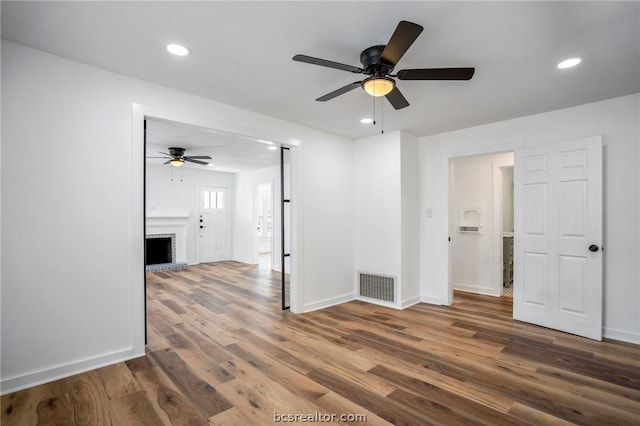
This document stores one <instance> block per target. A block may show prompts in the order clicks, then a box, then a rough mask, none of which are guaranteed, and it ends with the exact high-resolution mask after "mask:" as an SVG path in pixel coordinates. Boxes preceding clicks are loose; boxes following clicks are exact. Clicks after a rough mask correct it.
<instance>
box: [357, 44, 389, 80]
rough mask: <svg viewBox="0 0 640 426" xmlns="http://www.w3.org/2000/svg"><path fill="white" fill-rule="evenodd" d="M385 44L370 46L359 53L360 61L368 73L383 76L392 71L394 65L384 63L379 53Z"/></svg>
mask: <svg viewBox="0 0 640 426" xmlns="http://www.w3.org/2000/svg"><path fill="white" fill-rule="evenodd" d="M385 47H386V46H385V45H384V44H381V45H377V46H371V47H368V48H366V49H364V50H363V51H362V53H360V63H361V64H362V67H363V68H364V69H365V72H366V73H367V74H369V75H372V76H376V77H383V76H385V75H387V74H389V73H390V72H391V71H393V67H394V65H391V64H387V63H384V62H383V61H381V60H380V55H381V54H382V51H383V50H384V48H385Z"/></svg>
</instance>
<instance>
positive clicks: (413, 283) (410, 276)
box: [400, 132, 420, 307]
mask: <svg viewBox="0 0 640 426" xmlns="http://www.w3.org/2000/svg"><path fill="white" fill-rule="evenodd" d="M400 160H401V166H400V167H401V171H400V173H401V176H400V178H401V194H402V200H401V206H402V213H401V220H402V224H401V228H402V229H401V232H402V290H401V296H402V299H401V301H400V303H401V306H402V307H406V306H409V305H412V304H414V303H417V302H419V301H420V232H419V227H420V225H419V219H418V197H419V179H418V138H417V137H415V136H413V135H410V134H408V133H406V132H401V133H400Z"/></svg>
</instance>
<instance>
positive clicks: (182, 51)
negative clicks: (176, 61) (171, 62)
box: [167, 43, 191, 56]
mask: <svg viewBox="0 0 640 426" xmlns="http://www.w3.org/2000/svg"><path fill="white" fill-rule="evenodd" d="M167 51H168V52H169V53H171V54H172V55H176V56H187V55H190V54H191V50H189V48H188V47H186V46H183V45H181V44H176V43H171V44H167Z"/></svg>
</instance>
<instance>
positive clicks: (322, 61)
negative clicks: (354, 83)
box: [292, 55, 364, 74]
mask: <svg viewBox="0 0 640 426" xmlns="http://www.w3.org/2000/svg"><path fill="white" fill-rule="evenodd" d="M292 59H293V60H294V61H298V62H305V63H307V64H313V65H320V66H321V67H327V68H334V69H337V70H342V71H349V72H353V73H356V74H361V73H363V72H364V70H363V69H362V68H358V67H354V66H351V65H347V64H341V63H340V62H333V61H328V60H326V59H320V58H314V57H313V56H307V55H296V56H294V57H293V58H292Z"/></svg>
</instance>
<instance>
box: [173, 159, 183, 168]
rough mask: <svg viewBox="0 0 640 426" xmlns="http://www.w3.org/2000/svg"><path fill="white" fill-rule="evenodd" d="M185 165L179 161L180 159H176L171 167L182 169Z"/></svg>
mask: <svg viewBox="0 0 640 426" xmlns="http://www.w3.org/2000/svg"><path fill="white" fill-rule="evenodd" d="M183 164H184V161H183V160H181V159H179V158H175V159H173V160H171V165H172V166H173V167H182V165H183Z"/></svg>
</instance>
